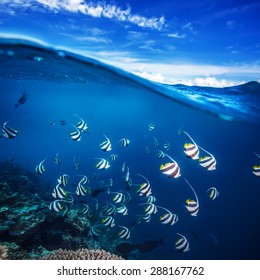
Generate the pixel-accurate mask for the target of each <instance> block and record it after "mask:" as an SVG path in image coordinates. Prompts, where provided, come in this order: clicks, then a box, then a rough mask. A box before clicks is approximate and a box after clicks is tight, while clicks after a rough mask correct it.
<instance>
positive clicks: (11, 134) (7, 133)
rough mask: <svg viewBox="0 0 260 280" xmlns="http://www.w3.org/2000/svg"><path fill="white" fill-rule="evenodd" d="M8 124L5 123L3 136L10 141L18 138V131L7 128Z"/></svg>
mask: <svg viewBox="0 0 260 280" xmlns="http://www.w3.org/2000/svg"><path fill="white" fill-rule="evenodd" d="M7 123H8V122H5V123H4V124H3V126H2V133H3V136H4V137H6V138H8V139H13V138H14V137H16V136H17V135H18V131H17V130H16V129H14V128H11V127H9V126H7Z"/></svg>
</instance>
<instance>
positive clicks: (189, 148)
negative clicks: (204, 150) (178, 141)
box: [179, 130, 199, 160]
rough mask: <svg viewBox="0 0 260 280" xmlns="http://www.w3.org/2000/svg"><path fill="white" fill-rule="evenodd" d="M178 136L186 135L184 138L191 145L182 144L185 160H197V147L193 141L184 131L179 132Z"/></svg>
mask: <svg viewBox="0 0 260 280" xmlns="http://www.w3.org/2000/svg"><path fill="white" fill-rule="evenodd" d="M179 134H186V136H187V137H188V138H189V139H190V140H191V143H185V144H184V153H185V154H186V155H187V158H191V159H193V160H197V159H199V147H198V145H197V144H196V143H195V141H194V140H193V139H192V138H191V136H190V135H189V134H188V133H187V132H186V131H183V130H180V131H179Z"/></svg>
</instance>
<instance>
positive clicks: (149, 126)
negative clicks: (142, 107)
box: [148, 123, 155, 131]
mask: <svg viewBox="0 0 260 280" xmlns="http://www.w3.org/2000/svg"><path fill="white" fill-rule="evenodd" d="M154 129H155V124H153V123H150V124H149V125H148V130H150V131H153V130H154Z"/></svg>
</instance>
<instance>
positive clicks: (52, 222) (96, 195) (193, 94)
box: [0, 40, 260, 259]
mask: <svg viewBox="0 0 260 280" xmlns="http://www.w3.org/2000/svg"><path fill="white" fill-rule="evenodd" d="M0 61H1V65H0V84H1V93H0V95H1V97H0V100H1V103H0V120H1V126H2V137H1V138H0V145H1V153H0V161H1V162H2V164H1V170H0V176H1V189H0V191H1V196H2V197H5V199H3V198H2V200H1V205H0V207H1V212H0V219H1V224H2V226H0V228H1V230H0V243H3V244H7V246H10V244H11V243H12V244H16V245H17V246H18V248H19V249H17V251H23V252H24V251H26V253H27V255H26V256H27V258H29V256H30V257H32V256H34V257H35V256H36V257H37V256H38V257H41V256H42V254H43V251H53V250H55V249H59V248H62V249H73V250H75V249H78V248H83V247H88V248H90V249H95V248H102V249H105V250H107V251H109V252H111V253H114V254H117V255H120V256H122V257H124V258H127V259H259V258H260V253H259V248H260V241H259V235H260V226H259V218H260V213H259V209H258V208H259V207H258V203H259V197H260V181H259V173H258V176H257V174H254V173H253V172H252V171H255V170H254V169H253V166H258V165H260V158H259V154H260V131H259V128H260V109H259V108H260V94H259V92H260V85H259V83H257V82H250V83H247V84H244V85H241V86H236V87H230V88H204V87H188V86H184V85H174V86H170V85H162V84H157V83H154V82H150V81H147V80H144V79H142V78H139V77H136V76H134V75H132V74H130V73H126V72H124V71H122V70H121V69H117V68H114V67H111V66H107V65H105V64H103V63H101V62H99V61H96V60H93V59H90V58H87V57H83V56H80V55H77V54H75V53H71V52H67V51H64V50H57V49H55V48H53V47H49V46H48V47H46V46H41V45H36V44H34V43H32V42H26V41H17V40H1V45H0ZM83 123H85V125H86V126H85V129H84V128H83V129H82V128H81V127H80V125H81V124H83ZM107 139H109V141H107ZM77 140H79V141H77ZM128 141H129V142H128ZM192 141H193V142H192ZM109 142H110V144H111V147H110V145H109ZM186 143H188V144H189V146H190V148H193V149H194V151H195V152H199V156H198V158H196V157H195V155H192V156H190V157H188V156H187V153H188V149H187V145H186V146H184V145H185V144H186ZM185 147H186V148H185ZM184 151H186V152H187V153H185V152H184ZM168 156H169V157H168ZM205 156H207V157H208V160H212V161H213V163H212V164H211V165H210V166H207V163H206V166H205V167H203V166H202V165H201V164H202V162H203V157H205ZM192 157H193V158H194V159H193V158H192ZM204 160H206V158H204ZM40 163H42V164H40ZM200 163H201V164H200ZM170 164H171V165H170ZM123 166H124V168H123ZM214 166H215V168H214ZM18 167H19V168H20V169H21V170H22V171H19V172H20V173H19V176H17V174H16V173H15V170H16V169H18ZM164 167H165V168H166V167H168V169H170V171H169V172H171V171H172V172H173V169H174V168H177V167H178V168H179V169H178V170H177V171H175V173H172V177H171V178H169V176H168V175H166V174H165V173H166V171H164V169H163V168H164ZM210 167H213V168H212V169H213V170H211V168H210ZM15 168H16V169H15ZM99 168H101V169H99ZM255 168H256V167H255ZM258 168H259V167H258ZM122 169H123V170H122ZM163 171H164V172H163ZM23 173H24V174H23ZM6 174H7V175H6ZM63 174H66V175H68V176H67V177H66V178H67V179H68V183H67V182H58V180H57V179H58V178H60V176H62V175H63ZM25 175H26V178H27V179H28V177H29V178H30V180H31V181H32V182H35V183H34V185H33V187H32V188H30V189H26V187H25V185H23V183H22V182H23V181H22V182H21V180H20V179H21V177H22V176H25ZM83 175H85V176H86V177H87V178H88V182H87V183H82V184H81V185H80V186H81V187H82V185H83V192H84V190H85V191H86V192H85V193H84V194H82V193H81V192H80V191H79V189H78V188H80V187H79V181H80V180H81V179H82V178H84V177H83ZM12 176H13V177H12ZM7 178H9V179H7ZM10 179H12V180H11V182H12V186H11V183H10ZM28 180H29V179H28ZM8 184H9V185H10V188H9V189H8V186H9V185H8ZM56 186H59V187H60V189H58V190H59V191H61V190H63V191H65V192H66V197H65V198H60V199H59V200H60V204H59V203H57V202H56V204H55V206H56V207H54V204H53V202H54V201H55V200H57V197H56V198H55V197H54V196H55V195H53V192H54V188H55V187H56ZM190 186H191V187H192V188H193V189H194V191H195V193H196V194H194V192H193V190H192V188H191V187H190ZM11 187H12V188H11ZM212 187H214V188H216V190H217V192H218V193H219V195H217V196H216V199H211V198H210V194H211V193H210V191H208V190H209V188H212ZM7 190H8V193H7ZM77 190H78V191H77ZM214 190H215V189H214ZM81 191H82V189H81ZM149 194H151V195H152V196H154V198H155V199H156V201H152V202H150V201H148V202H147V199H148V198H147V196H148V195H149ZM27 195H28V197H30V196H31V195H33V197H34V198H35V195H39V196H41V197H42V199H43V201H41V203H40V202H39V201H38V202H37V199H35V201H34V200H33V204H32V205H30V207H31V208H32V207H34V206H35V207H36V208H35V209H37V211H38V212H39V211H40V212H42V215H43V218H42V219H41V221H40V222H39V221H38V216H37V219H36V214H35V213H36V212H34V210H33V211H32V210H31V208H30V211H29V210H28V203H29V202H28V201H29V198H28V199H25V198H24V197H26V196H27ZM122 195H123V196H122ZM12 196H15V197H16V198H17V199H19V197H23V199H21V201H20V203H19V205H18V203H17V200H12V199H11V197H12ZM122 197H123V198H122ZM129 198H130V201H128V200H129ZM71 199H73V201H70V200H71ZM187 199H190V200H193V202H195V206H194V204H191V208H192V210H194V209H195V210H198V212H197V213H195V214H194V212H192V210H190V211H188V208H187V206H188V202H189V200H188V201H187ZM68 200H69V201H68ZM147 203H148V204H147ZM86 205H87V206H88V207H89V209H88V211H87V210H86V212H87V213H83V211H81V210H82V208H84V207H87V206H86ZM108 206H109V207H112V208H113V207H114V208H113V209H116V210H114V212H113V213H112V214H110V213H109V212H108V210H107V209H106V208H105V207H108ZM120 207H123V208H122V209H125V208H126V209H127V212H128V213H127V215H123V214H122V213H120ZM153 207H154V208H155V210H154V212H156V213H151V214H150V216H149V221H145V218H144V217H145V216H144V215H145V214H149V213H150V212H149V210H150V208H151V209H152V208H153ZM156 208H157V209H156ZM26 209H27V210H28V211H27V210H26ZM33 209H34V208H33ZM84 209H85V208H84ZM165 209H166V210H165ZM55 210H56V211H55ZM35 211H36V210H35ZM151 211H152V210H151ZM195 212H196V211H195ZM28 213H29V214H28ZM72 213H74V216H73V218H72ZM165 214H168V216H165ZM192 214H193V215H192ZM15 215H17V216H19V217H20V218H19V219H18V218H17V219H14V216H15ZM37 215H38V214H37ZM166 217H167V218H169V220H167V221H165V220H164V218H165V219H166ZM69 218H70V222H67V224H66V221H68V219H69ZM146 218H147V216H146ZM22 219H27V223H24V221H22ZM106 219H107V220H106ZM174 219H175V220H174ZM173 220H174V222H173ZM21 221H22V222H21ZM78 221H80V224H79V222H78ZM106 221H107V223H108V225H106ZM163 221H165V223H166V224H163ZM169 221H171V222H172V223H173V225H171V224H169V223H170V222H169ZM15 223H20V227H19V231H20V232H18V233H17V231H18V229H16V230H15V234H14V230H13V227H14V225H15ZM37 223H38V224H37ZM167 223H168V224H167ZM32 224H34V225H35V224H37V227H35V228H34V234H33V235H32V234H30V231H28V229H27V228H28V227H29V226H30V225H32ZM65 224H66V226H65ZM73 224H74V225H75V224H77V225H78V227H79V226H80V227H81V228H80V229H77V230H76V229H75V226H74V227H73ZM114 224H115V225H114ZM95 229H96V230H98V231H99V232H98V234H97V236H94V237H93V236H91V232H93V230H94V231H95ZM122 230H123V232H121V231H122ZM24 231H25V232H27V234H21V232H24ZM92 235H93V234H92ZM129 235H130V237H129ZM35 236H37V238H36V237H35ZM123 237H125V239H124V238H123ZM126 237H129V238H127V239H126ZM184 237H185V238H184ZM178 242H179V243H178ZM120 244H121V246H119V245H120ZM180 244H181V245H182V246H181V248H178V245H180ZM131 246H132V249H129V248H130V247H131ZM14 258H19V255H18V254H17V255H15V257H14Z"/></svg>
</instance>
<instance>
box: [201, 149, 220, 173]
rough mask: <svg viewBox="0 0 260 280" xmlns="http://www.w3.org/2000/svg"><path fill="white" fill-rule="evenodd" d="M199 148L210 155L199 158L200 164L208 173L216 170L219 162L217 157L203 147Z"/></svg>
mask: <svg viewBox="0 0 260 280" xmlns="http://www.w3.org/2000/svg"><path fill="white" fill-rule="evenodd" d="M199 148H200V149H201V150H203V151H204V152H205V153H207V154H208V155H206V156H203V157H200V158H199V164H200V165H201V166H202V167H204V168H205V169H207V170H208V171H212V170H216V165H217V161H216V159H215V157H214V156H213V155H212V154H211V153H209V152H208V151H206V150H205V149H203V148H202V147H199Z"/></svg>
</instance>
